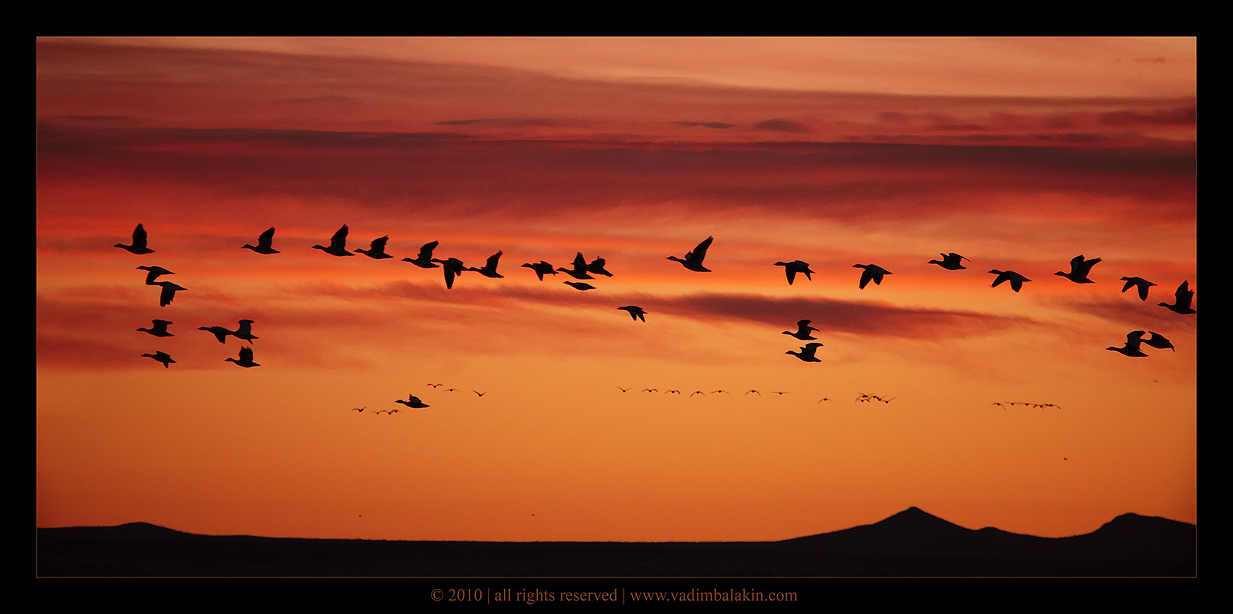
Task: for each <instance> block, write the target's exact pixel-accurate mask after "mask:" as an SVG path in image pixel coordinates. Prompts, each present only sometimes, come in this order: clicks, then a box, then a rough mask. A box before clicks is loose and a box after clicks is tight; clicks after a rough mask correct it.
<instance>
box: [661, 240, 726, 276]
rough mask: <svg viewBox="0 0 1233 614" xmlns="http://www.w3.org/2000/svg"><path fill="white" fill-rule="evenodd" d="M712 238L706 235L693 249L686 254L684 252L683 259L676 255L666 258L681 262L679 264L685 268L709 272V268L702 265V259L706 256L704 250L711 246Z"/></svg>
mask: <svg viewBox="0 0 1233 614" xmlns="http://www.w3.org/2000/svg"><path fill="white" fill-rule="evenodd" d="M714 239H715V237H707V238H706V239H705V240H703V241H702V242H701V243H699V244H698V246H697V247H695V248H694V249H693V251H691V252H689V253H688V254H685V258H684V259H682V258H678V257H676V256H668V260H675V261H676V262H679V263H681V266H684V267H685V268H687V269H689V270H691V271H698V272H700V273H710V272H711V270H710V269H708V268H706V267H704V266H702V259H703V258H706V250H707V249H708V248H710V247H711V241H713V240H714Z"/></svg>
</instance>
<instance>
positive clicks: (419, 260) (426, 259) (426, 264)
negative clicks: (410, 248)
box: [402, 241, 438, 269]
mask: <svg viewBox="0 0 1233 614" xmlns="http://www.w3.org/2000/svg"><path fill="white" fill-rule="evenodd" d="M437 243H438V242H437V241H433V242H431V243H425V244H424V245H423V246H421V247H420V253H419V255H418V256H416V257H415V258H403V259H402V261H403V262H410V263H411V264H414V265H415V266H417V267H420V268H421V269H435V268H437V266H438V265H437V263H436V262H433V260H432V250H434V249H437Z"/></svg>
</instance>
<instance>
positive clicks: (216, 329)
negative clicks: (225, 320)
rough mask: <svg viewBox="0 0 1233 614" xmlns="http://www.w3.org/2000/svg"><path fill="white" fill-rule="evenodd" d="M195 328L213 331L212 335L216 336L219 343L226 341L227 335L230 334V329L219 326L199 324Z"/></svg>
mask: <svg viewBox="0 0 1233 614" xmlns="http://www.w3.org/2000/svg"><path fill="white" fill-rule="evenodd" d="M197 330H204V331H208V332H210V333H213V334H214V336H215V337H216V338H218V342H219V343H227V335H230V334H232V332H231V331H229V330H227V329H225V328H223V327H221V326H201V327H198V328H197Z"/></svg>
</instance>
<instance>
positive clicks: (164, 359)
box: [142, 352, 175, 369]
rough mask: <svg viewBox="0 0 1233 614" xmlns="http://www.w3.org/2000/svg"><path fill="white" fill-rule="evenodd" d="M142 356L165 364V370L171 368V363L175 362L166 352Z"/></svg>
mask: <svg viewBox="0 0 1233 614" xmlns="http://www.w3.org/2000/svg"><path fill="white" fill-rule="evenodd" d="M142 356H147V357H149V358H153V359H154V360H157V361H159V362H161V363H163V368H165V369H167V368H170V367H171V363H173V362H175V361H174V360H172V359H171V356H170V355H169V354H167V353H166V352H155V353H153V354H142Z"/></svg>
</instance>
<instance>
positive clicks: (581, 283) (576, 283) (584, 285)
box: [565, 281, 595, 290]
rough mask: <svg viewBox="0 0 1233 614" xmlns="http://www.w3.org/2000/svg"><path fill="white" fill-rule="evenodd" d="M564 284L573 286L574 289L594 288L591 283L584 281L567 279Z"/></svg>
mask: <svg viewBox="0 0 1233 614" xmlns="http://www.w3.org/2000/svg"><path fill="white" fill-rule="evenodd" d="M565 284H566V285H568V286H570V287H572V288H574V289H575V290H594V289H595V286H592V285H591V284H588V283H586V282H585V281H567V282H565Z"/></svg>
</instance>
